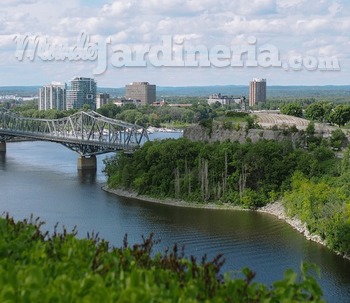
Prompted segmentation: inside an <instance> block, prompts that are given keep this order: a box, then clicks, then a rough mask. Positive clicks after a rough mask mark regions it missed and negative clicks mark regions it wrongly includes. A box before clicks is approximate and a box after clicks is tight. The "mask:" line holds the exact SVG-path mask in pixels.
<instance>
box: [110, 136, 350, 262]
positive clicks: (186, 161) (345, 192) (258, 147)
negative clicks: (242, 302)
mask: <svg viewBox="0 0 350 303" xmlns="http://www.w3.org/2000/svg"><path fill="white" fill-rule="evenodd" d="M308 140H309V149H308V150H306V149H304V148H295V147H294V146H293V144H292V142H289V141H285V142H276V141H266V140H262V141H259V142H257V143H254V144H253V143H250V142H247V143H244V144H239V143H237V142H224V143H219V142H217V143H214V144H209V143H205V142H192V141H189V140H188V139H185V138H182V139H179V140H173V139H169V140H165V141H155V142H148V143H146V144H145V145H144V146H143V147H142V148H141V149H139V150H137V151H136V152H135V153H134V155H133V156H132V157H131V156H128V155H119V156H118V158H111V159H109V160H107V161H106V169H105V172H106V174H107V176H108V183H109V186H110V187H121V188H127V189H132V190H134V191H136V192H137V193H138V194H142V195H150V196H153V197H158V198H166V197H170V198H175V199H182V200H185V201H194V202H196V203H208V202H214V203H229V204H233V205H239V206H242V207H246V208H257V207H261V206H263V205H265V204H267V203H268V202H271V201H275V200H276V199H280V198H282V200H283V201H284V203H285V206H286V208H287V210H288V212H289V214H290V215H291V216H297V217H299V218H300V219H301V220H302V221H303V222H305V223H306V224H307V226H308V228H309V230H310V231H311V232H312V233H316V234H319V235H320V236H321V238H322V239H324V240H325V241H326V243H327V245H328V246H329V247H330V248H332V249H334V250H337V251H339V252H341V253H342V254H345V255H347V254H350V191H349V189H348V186H347V184H348V183H347V182H349V181H350V180H349V179H350V164H349V163H350V162H349V161H350V156H349V155H350V150H347V152H345V153H344V159H343V160H342V161H340V159H338V158H335V156H334V152H333V151H332V150H331V149H330V148H329V147H326V146H323V145H320V142H319V140H318V139H317V138H316V137H313V136H311V135H310V136H309V139H308ZM339 140H340V139H338V135H337V134H333V135H332V137H331V138H330V141H331V144H333V145H334V146H335V145H337V144H340V142H341V141H339ZM332 142H333V143H332ZM333 148H334V147H333Z"/></svg>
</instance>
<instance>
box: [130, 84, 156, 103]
mask: <svg viewBox="0 0 350 303" xmlns="http://www.w3.org/2000/svg"><path fill="white" fill-rule="evenodd" d="M125 91H126V92H125V97H126V99H130V100H140V101H141V105H146V104H152V103H153V102H155V101H156V86H155V85H153V84H149V83H148V82H133V83H131V84H127V85H126V86H125Z"/></svg>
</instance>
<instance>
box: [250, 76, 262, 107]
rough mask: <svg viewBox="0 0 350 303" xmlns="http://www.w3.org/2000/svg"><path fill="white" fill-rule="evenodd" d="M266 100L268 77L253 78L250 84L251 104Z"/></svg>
mask: <svg viewBox="0 0 350 303" xmlns="http://www.w3.org/2000/svg"><path fill="white" fill-rule="evenodd" d="M259 102H266V79H253V81H251V82H250V85H249V106H254V105H255V104H257V103H259Z"/></svg>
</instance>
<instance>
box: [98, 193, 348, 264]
mask: <svg viewBox="0 0 350 303" xmlns="http://www.w3.org/2000/svg"><path fill="white" fill-rule="evenodd" d="M102 189H103V190H104V191H106V192H109V193H112V194H115V195H117V196H120V197H124V198H132V199H137V200H141V201H145V202H151V203H158V204H166V205H172V206H177V207H191V208H205V209H228V210H240V211H249V210H248V209H244V208H242V207H239V206H231V205H225V204H223V205H220V204H215V203H208V204H200V203H190V202H186V201H183V200H176V199H170V198H166V199H164V200H161V199H157V198H152V197H148V196H143V195H138V194H137V193H136V192H134V191H129V190H125V189H110V188H108V186H103V187H102ZM256 211H257V212H261V213H266V214H269V215H272V216H275V217H277V218H278V219H280V220H283V221H285V222H286V223H288V224H289V225H290V226H292V227H293V228H294V229H295V230H297V231H298V232H300V233H301V234H303V235H304V236H305V238H306V239H308V240H310V241H314V242H316V243H319V244H321V245H324V246H327V245H326V242H325V241H324V240H322V239H321V237H320V236H318V235H313V234H311V233H310V232H309V230H308V229H307V226H306V224H305V223H303V222H302V221H301V220H299V219H298V218H295V217H294V218H290V217H288V216H287V214H286V212H285V210H284V207H283V205H282V203H281V202H280V201H276V202H273V203H270V204H268V205H266V206H264V207H262V208H259V209H258V210H256ZM346 258H347V259H349V260H350V258H349V257H346Z"/></svg>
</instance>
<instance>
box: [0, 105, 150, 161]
mask: <svg viewBox="0 0 350 303" xmlns="http://www.w3.org/2000/svg"><path fill="white" fill-rule="evenodd" d="M14 137H21V138H29V139H34V140H44V141H51V142H56V143H61V144H63V145H64V146H66V147H68V148H69V149H71V150H73V151H75V152H77V153H79V154H80V155H81V156H82V157H90V156H96V155H98V154H104V153H109V152H116V151H123V152H126V153H133V152H134V150H135V149H136V148H138V147H139V146H140V145H141V144H142V143H143V142H145V141H148V140H149V138H148V134H147V130H146V129H145V128H143V127H141V126H138V125H135V124H130V123H126V122H124V121H120V120H114V119H110V118H107V117H104V116H102V115H100V114H99V113H97V112H94V111H89V112H84V111H81V112H77V113H75V114H73V115H71V116H69V117H66V118H62V119H33V118H24V117H20V116H19V115H17V114H15V113H13V112H10V111H8V110H4V109H1V110H0V142H6V141H8V140H10V139H11V138H14Z"/></svg>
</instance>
